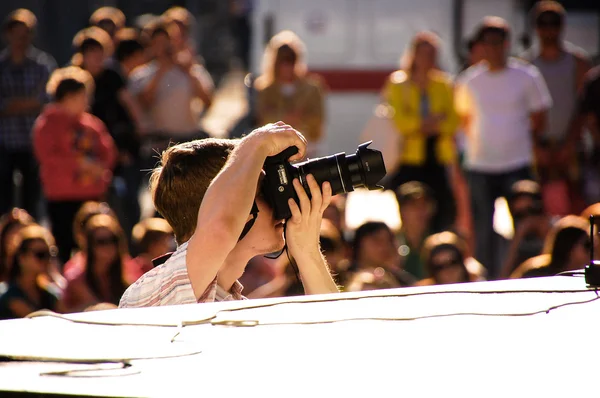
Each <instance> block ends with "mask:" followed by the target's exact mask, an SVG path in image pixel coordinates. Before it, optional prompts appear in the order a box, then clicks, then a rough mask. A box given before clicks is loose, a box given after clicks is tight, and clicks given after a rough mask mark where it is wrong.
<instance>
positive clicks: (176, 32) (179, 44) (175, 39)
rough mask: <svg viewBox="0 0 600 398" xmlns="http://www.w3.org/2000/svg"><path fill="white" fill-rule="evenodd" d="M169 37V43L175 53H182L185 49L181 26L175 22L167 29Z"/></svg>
mask: <svg viewBox="0 0 600 398" xmlns="http://www.w3.org/2000/svg"><path fill="white" fill-rule="evenodd" d="M169 36H170V37H171V43H173V48H174V49H175V51H176V52H179V51H183V50H184V49H185V35H184V31H183V28H182V26H181V25H180V24H179V23H177V22H175V23H173V24H171V26H170V27H169Z"/></svg>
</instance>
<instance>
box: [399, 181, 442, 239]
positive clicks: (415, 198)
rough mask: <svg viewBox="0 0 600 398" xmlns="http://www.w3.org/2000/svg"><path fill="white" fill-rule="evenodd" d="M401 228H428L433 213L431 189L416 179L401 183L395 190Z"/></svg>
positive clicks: (433, 204)
mask: <svg viewBox="0 0 600 398" xmlns="http://www.w3.org/2000/svg"><path fill="white" fill-rule="evenodd" d="M396 196H397V198H398V204H399V205H400V218H401V219H402V225H403V228H405V229H406V228H418V229H420V230H422V229H427V228H429V224H430V222H431V218H432V217H433V215H434V213H435V206H436V204H435V201H434V199H433V195H432V192H431V189H430V188H429V187H428V186H427V185H425V184H423V183H420V182H418V181H411V182H407V183H405V184H402V185H401V186H400V187H399V188H398V189H397V192H396Z"/></svg>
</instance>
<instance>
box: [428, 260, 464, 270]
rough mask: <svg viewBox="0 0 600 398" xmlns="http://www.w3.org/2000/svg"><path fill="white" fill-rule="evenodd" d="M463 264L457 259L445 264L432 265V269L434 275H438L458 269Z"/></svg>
mask: <svg viewBox="0 0 600 398" xmlns="http://www.w3.org/2000/svg"><path fill="white" fill-rule="evenodd" d="M461 264H462V263H461V261H460V260H459V259H458V258H455V259H452V260H449V261H445V262H439V263H433V264H431V269H432V271H433V272H434V273H438V272H441V271H443V270H445V269H449V268H454V267H458V266H459V265H461Z"/></svg>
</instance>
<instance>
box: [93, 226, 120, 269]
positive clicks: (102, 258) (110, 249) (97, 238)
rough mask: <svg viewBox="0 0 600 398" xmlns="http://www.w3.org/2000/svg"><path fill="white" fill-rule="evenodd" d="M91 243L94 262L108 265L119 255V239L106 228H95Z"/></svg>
mask: <svg viewBox="0 0 600 398" xmlns="http://www.w3.org/2000/svg"><path fill="white" fill-rule="evenodd" d="M91 243H92V250H93V253H94V256H95V259H96V264H100V265H109V264H110V263H112V262H113V261H114V260H115V259H116V258H117V257H118V255H119V239H118V238H117V237H116V236H115V235H114V234H113V233H112V232H111V231H110V230H109V229H108V228H98V229H96V230H95V231H94V233H93V236H92V242H91Z"/></svg>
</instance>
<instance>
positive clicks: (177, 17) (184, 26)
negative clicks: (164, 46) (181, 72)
mask: <svg viewBox="0 0 600 398" xmlns="http://www.w3.org/2000/svg"><path fill="white" fill-rule="evenodd" d="M163 17H165V18H167V19H168V20H169V21H170V22H171V24H172V25H173V26H171V30H170V32H169V33H171V34H172V37H171V38H172V39H173V46H174V47H175V49H176V51H182V50H184V49H185V46H186V45H187V41H188V40H189V36H190V31H191V29H192V25H193V24H194V16H193V15H192V13H190V12H189V11H188V10H187V9H185V8H183V7H171V8H169V9H168V10H167V11H165V12H164V14H163Z"/></svg>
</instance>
